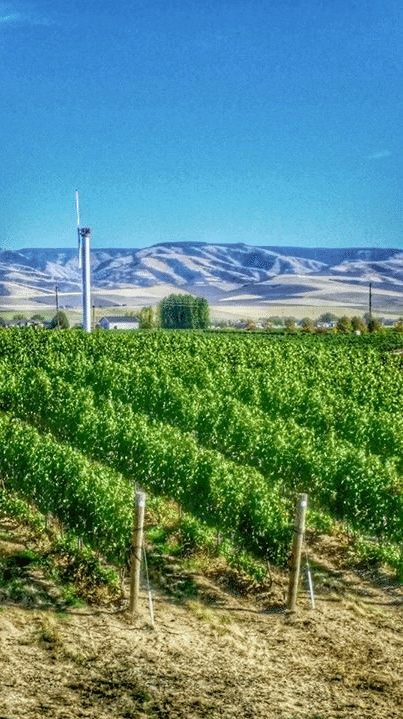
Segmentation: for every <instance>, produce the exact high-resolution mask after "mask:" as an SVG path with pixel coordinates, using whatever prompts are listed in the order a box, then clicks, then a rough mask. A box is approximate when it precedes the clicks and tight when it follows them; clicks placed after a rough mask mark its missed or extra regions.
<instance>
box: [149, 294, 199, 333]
mask: <svg viewBox="0 0 403 719" xmlns="http://www.w3.org/2000/svg"><path fill="white" fill-rule="evenodd" d="M159 315H160V324H161V327H163V328H165V329H206V328H207V327H208V326H209V323H210V312H209V306H208V302H207V300H206V299H205V298H204V297H193V295H174V294H172V295H169V297H165V298H164V299H163V300H162V301H161V302H160V305H159Z"/></svg>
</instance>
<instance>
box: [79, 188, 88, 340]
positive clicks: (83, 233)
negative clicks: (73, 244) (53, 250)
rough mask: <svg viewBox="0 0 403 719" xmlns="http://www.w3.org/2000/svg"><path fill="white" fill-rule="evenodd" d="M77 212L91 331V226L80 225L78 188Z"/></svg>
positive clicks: (85, 323)
mask: <svg viewBox="0 0 403 719" xmlns="http://www.w3.org/2000/svg"><path fill="white" fill-rule="evenodd" d="M76 213H77V235H78V269H82V273H83V274H82V282H83V328H84V331H85V332H91V262H90V237H91V228H90V227H80V206H79V202H78V190H76Z"/></svg>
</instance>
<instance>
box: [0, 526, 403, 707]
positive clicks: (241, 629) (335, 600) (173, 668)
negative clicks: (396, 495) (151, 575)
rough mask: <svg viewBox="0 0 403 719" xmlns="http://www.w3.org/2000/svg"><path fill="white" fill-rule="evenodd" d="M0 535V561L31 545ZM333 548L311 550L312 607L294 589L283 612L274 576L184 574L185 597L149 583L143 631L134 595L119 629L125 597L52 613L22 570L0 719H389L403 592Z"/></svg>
mask: <svg viewBox="0 0 403 719" xmlns="http://www.w3.org/2000/svg"><path fill="white" fill-rule="evenodd" d="M0 531H1V536H2V537H3V539H2V540H1V541H0V560H1V559H3V560H4V559H5V558H7V557H8V558H9V557H10V556H12V555H13V553H14V554H15V553H16V552H18V551H19V550H21V548H23V547H32V546H33V540H32V537H30V535H29V532H28V531H27V529H26V528H24V527H23V526H22V525H20V524H19V523H18V522H17V521H16V520H14V519H9V518H3V519H1V520H0ZM4 537H6V538H7V539H4ZM346 551H347V546H344V545H343V542H342V541H341V540H340V539H335V538H317V539H316V540H315V541H311V542H310V546H309V555H310V560H311V563H312V567H313V568H314V571H313V576H314V584H315V594H316V607H315V609H312V607H311V604H310V597H309V594H308V593H307V591H306V589H305V588H304V587H303V585H302V587H301V591H300V594H299V600H298V608H297V612H296V613H294V614H287V613H286V612H285V610H284V597H285V591H286V588H287V578H286V576H285V575H281V574H277V573H275V574H273V584H272V585H271V587H268V588H267V591H266V592H265V593H258V592H257V593H256V592H255V593H253V592H249V593H245V592H243V591H242V586H241V583H240V582H239V581H238V580H237V579H236V577H235V576H232V575H231V573H228V572H223V571H220V568H219V567H216V568H215V570H214V571H212V572H211V576H208V577H207V576H205V575H201V574H200V575H198V574H193V575H192V576H191V577H188V579H189V580H191V581H192V582H193V583H194V585H195V587H196V588H197V594H195V596H194V597H193V598H192V599H189V598H188V597H186V596H183V597H182V598H179V597H175V596H172V595H170V594H169V593H168V592H167V591H164V590H163V589H162V586H161V584H160V583H158V584H157V583H156V582H155V583H154V585H153V587H152V590H153V591H152V595H153V599H154V614H155V626H154V628H153V627H152V626H151V623H150V618H149V610H148V605H147V597H146V594H145V593H144V596H142V599H141V607H140V609H141V611H140V613H139V615H138V616H137V617H136V618H135V621H134V623H131V622H130V617H129V616H128V612H127V600H121V602H120V604H119V603H118V604H115V605H113V604H105V605H98V606H94V605H86V606H82V607H79V608H77V607H72V608H70V609H69V608H65V607H64V605H63V598H62V596H61V594H60V592H59V589H58V587H57V586H55V585H53V584H52V583H51V582H50V581H46V580H45V579H44V577H43V576H42V575H41V571H40V569H38V568H32V569H31V568H29V567H28V568H25V569H24V568H21V577H20V584H19V587H20V591H19V595H18V596H19V598H18V597H13V596H8V597H7V596H6V595H4V593H3V595H2V594H1V593H0V599H1V598H2V601H1V611H0V671H1V685H0V719H23V718H24V719H39V718H40V719H42V718H43V717H49V718H52V719H53V718H55V719H56V718H57V719H78V718H79V717H80V718H81V717H88V718H91V719H95V717H96V718H97V719H104V718H105V719H106V718H108V719H112V718H113V719H117V718H120V717H136V718H138V719H140V718H143V719H146V718H151V717H152V718H157V717H158V718H159V719H171V718H172V719H174V718H175V719H199V718H202V717H204V718H206V719H207V718H208V719H218V718H220V719H241V718H242V719H244V718H245V719H246V718H248V719H252V718H253V719H255V718H263V717H264V718H265V719H336V718H337V719H341V718H343V719H347V718H348V719H350V718H355V719H401V718H402V717H403V588H402V586H401V585H398V584H396V583H393V582H391V581H390V579H389V578H388V577H387V576H386V575H385V576H382V575H381V574H380V573H379V572H378V573H375V572H371V571H370V570H369V569H368V570H366V571H364V570H361V572H359V571H358V570H356V571H354V570H353V569H351V567H349V565H348V564H347V562H346ZM178 573H180V570H179V568H178ZM174 575H175V565H173V566H171V574H170V575H166V576H170V577H171V578H172V577H173V576H174ZM182 575H183V573H182ZM166 581H167V580H166ZM24 582H25V584H24ZM21 587H22V589H23V591H21Z"/></svg>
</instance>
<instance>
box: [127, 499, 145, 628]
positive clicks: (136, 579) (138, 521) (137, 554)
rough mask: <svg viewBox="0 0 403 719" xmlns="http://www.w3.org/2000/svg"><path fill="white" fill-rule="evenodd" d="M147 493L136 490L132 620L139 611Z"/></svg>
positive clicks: (131, 586)
mask: <svg viewBox="0 0 403 719" xmlns="http://www.w3.org/2000/svg"><path fill="white" fill-rule="evenodd" d="M145 506H146V495H145V494H144V492H136V503H135V511H134V524H133V534H132V555H131V563H130V613H131V617H132V620H133V619H134V615H135V614H136V612H137V605H138V599H139V590H140V566H141V547H142V545H143V525H144V510H145Z"/></svg>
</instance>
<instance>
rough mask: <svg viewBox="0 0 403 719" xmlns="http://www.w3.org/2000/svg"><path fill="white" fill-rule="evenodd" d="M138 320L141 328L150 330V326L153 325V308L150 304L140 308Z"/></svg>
mask: <svg viewBox="0 0 403 719" xmlns="http://www.w3.org/2000/svg"><path fill="white" fill-rule="evenodd" d="M139 320H140V329H141V330H150V329H151V328H152V327H155V317H154V310H153V308H152V307H151V305H148V306H147V307H142V308H141V310H140V314H139Z"/></svg>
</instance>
